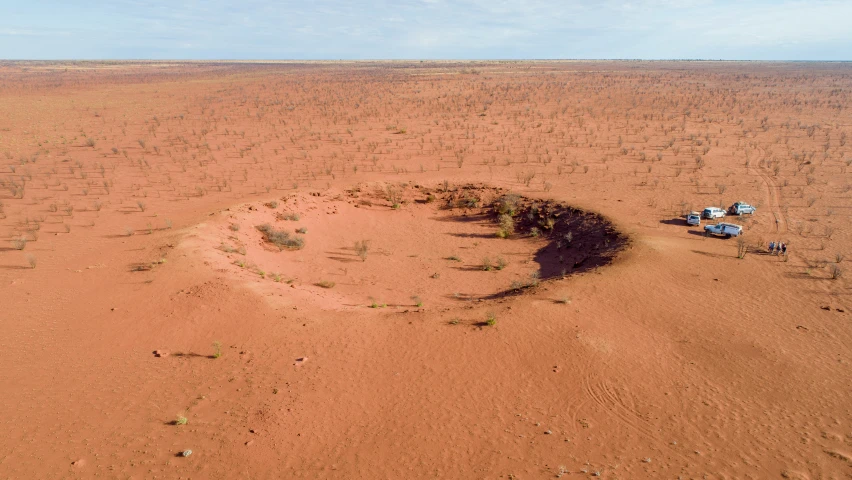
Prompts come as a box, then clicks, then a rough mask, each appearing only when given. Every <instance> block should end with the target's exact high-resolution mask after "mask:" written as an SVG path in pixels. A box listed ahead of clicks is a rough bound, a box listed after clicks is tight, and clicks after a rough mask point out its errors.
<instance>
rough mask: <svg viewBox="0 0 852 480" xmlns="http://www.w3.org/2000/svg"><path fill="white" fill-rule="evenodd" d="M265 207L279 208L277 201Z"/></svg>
mask: <svg viewBox="0 0 852 480" xmlns="http://www.w3.org/2000/svg"><path fill="white" fill-rule="evenodd" d="M264 205H266V206H267V207H269V208H272V209H276V208H278V202H277V201H275V200H273V201H271V202H267V203H265V204H264Z"/></svg>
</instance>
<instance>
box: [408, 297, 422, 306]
mask: <svg viewBox="0 0 852 480" xmlns="http://www.w3.org/2000/svg"><path fill="white" fill-rule="evenodd" d="M411 301H412V302H414V306H415V307H417V308H420V307H422V306H423V300H422V299H421V298H420V297H418V296H417V295H412V297H411Z"/></svg>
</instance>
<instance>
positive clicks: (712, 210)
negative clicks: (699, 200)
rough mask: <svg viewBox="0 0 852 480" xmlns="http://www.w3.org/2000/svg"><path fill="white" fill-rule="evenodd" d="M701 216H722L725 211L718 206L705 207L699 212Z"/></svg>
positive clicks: (711, 218) (714, 217)
mask: <svg viewBox="0 0 852 480" xmlns="http://www.w3.org/2000/svg"><path fill="white" fill-rule="evenodd" d="M701 216H702V217H704V218H706V219H709V220H714V219H716V218H724V217H725V211H724V210H722V209H721V208H718V207H707V208H705V209H704V211H703V212H701Z"/></svg>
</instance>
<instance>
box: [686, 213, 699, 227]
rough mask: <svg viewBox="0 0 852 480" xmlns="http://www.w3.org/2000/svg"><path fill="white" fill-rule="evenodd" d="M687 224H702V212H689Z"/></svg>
mask: <svg viewBox="0 0 852 480" xmlns="http://www.w3.org/2000/svg"><path fill="white" fill-rule="evenodd" d="M686 224H687V225H701V214H700V213H698V212H689V215H687V216H686Z"/></svg>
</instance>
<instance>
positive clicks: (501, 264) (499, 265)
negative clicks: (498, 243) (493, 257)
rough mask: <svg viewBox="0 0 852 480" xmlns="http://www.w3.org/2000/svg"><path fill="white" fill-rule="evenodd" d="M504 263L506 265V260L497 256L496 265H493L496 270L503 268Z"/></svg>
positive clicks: (504, 266)
mask: <svg viewBox="0 0 852 480" xmlns="http://www.w3.org/2000/svg"><path fill="white" fill-rule="evenodd" d="M506 265H508V262H506V259H505V258H503V257H497V265H495V268H496V269H497V270H503V269H504V268H506Z"/></svg>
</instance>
